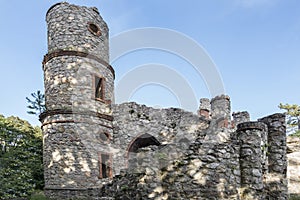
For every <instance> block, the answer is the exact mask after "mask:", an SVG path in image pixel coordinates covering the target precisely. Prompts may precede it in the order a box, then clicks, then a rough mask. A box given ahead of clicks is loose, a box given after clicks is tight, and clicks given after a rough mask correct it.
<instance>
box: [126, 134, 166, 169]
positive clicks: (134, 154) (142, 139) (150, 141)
mask: <svg viewBox="0 0 300 200" xmlns="http://www.w3.org/2000/svg"><path fill="white" fill-rule="evenodd" d="M160 145H161V143H160V142H159V141H158V140H157V139H156V138H155V137H154V136H152V135H150V134H148V133H145V134H141V135H139V136H137V137H136V138H135V139H133V140H132V142H131V143H130V144H129V147H128V148H127V156H126V157H127V167H128V168H129V169H133V168H136V167H137V166H138V165H140V164H141V162H143V161H142V160H139V156H138V155H139V154H140V150H144V151H145V147H149V146H152V147H153V146H160ZM151 150H153V149H149V150H148V151H151ZM146 151H147V150H146ZM149 155H150V154H149ZM144 156H145V155H144Z"/></svg>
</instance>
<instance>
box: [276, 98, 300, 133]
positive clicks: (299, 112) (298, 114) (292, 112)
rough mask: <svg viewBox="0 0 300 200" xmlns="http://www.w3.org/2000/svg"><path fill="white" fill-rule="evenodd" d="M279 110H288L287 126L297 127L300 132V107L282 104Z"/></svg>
mask: <svg viewBox="0 0 300 200" xmlns="http://www.w3.org/2000/svg"><path fill="white" fill-rule="evenodd" d="M279 108H280V109H284V110H286V115H287V124H288V125H289V126H291V127H295V126H297V128H298V131H300V106H299V105H296V104H282V103H280V104H279Z"/></svg>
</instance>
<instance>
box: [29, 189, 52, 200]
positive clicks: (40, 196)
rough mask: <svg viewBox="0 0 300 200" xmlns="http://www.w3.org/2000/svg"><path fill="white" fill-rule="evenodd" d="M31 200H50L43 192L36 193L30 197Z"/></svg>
mask: <svg viewBox="0 0 300 200" xmlns="http://www.w3.org/2000/svg"><path fill="white" fill-rule="evenodd" d="M30 200H48V198H47V197H46V196H45V194H44V192H43V191H35V192H33V194H32V195H31V197H30Z"/></svg>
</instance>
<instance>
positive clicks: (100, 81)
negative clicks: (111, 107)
mask: <svg viewBox="0 0 300 200" xmlns="http://www.w3.org/2000/svg"><path fill="white" fill-rule="evenodd" d="M94 80H95V85H94V88H95V98H96V99H101V100H104V78H101V77H98V76H95V78H94Z"/></svg>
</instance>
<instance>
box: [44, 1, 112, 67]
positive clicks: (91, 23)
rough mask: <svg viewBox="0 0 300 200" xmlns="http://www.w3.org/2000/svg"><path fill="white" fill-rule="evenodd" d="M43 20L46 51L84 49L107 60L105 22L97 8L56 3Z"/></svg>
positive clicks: (106, 28)
mask: <svg viewBox="0 0 300 200" xmlns="http://www.w3.org/2000/svg"><path fill="white" fill-rule="evenodd" d="M46 21H47V25H48V53H52V52H59V51H76V52H83V53H87V54H89V55H92V56H97V57H100V58H102V59H103V60H104V61H105V62H106V63H109V56H108V37H109V36H108V26H107V24H106V22H105V21H104V20H103V19H102V17H101V16H100V14H99V11H98V9H97V8H95V7H86V6H77V5H73V4H69V3H67V2H61V3H57V4H55V5H53V6H52V7H51V8H50V9H49V10H48V11H47V14H46Z"/></svg>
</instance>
